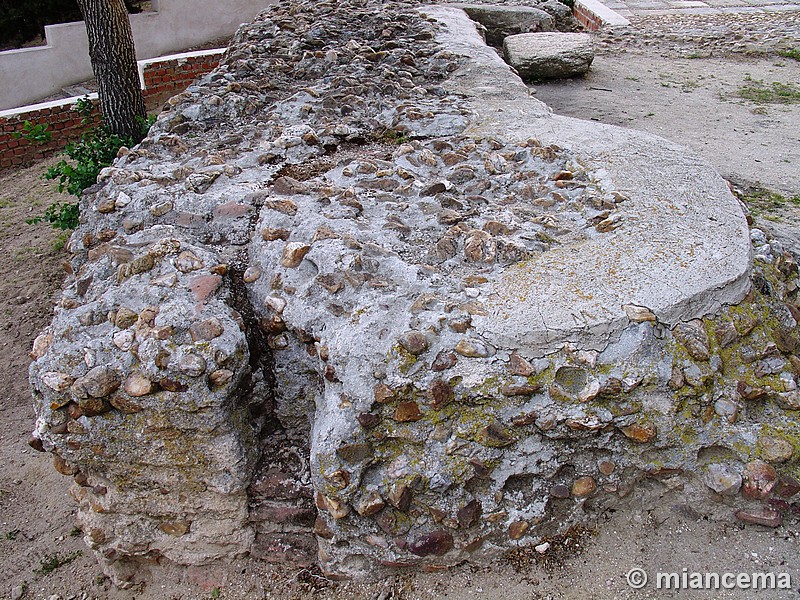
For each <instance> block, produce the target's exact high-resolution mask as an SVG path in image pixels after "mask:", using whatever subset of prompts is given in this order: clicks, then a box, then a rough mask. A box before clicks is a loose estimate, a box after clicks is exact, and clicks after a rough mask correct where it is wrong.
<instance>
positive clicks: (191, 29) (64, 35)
mask: <svg viewBox="0 0 800 600" xmlns="http://www.w3.org/2000/svg"><path fill="white" fill-rule="evenodd" d="M272 2H274V0H224V1H219V0H154V1H153V9H154V12H147V13H140V14H137V15H131V28H132V29H133V37H134V41H135V43H136V56H137V58H138V59H139V60H142V59H147V58H154V57H156V56H161V55H163V54H169V53H171V52H175V51H176V50H183V49H186V48H190V47H192V46H197V45H200V44H203V43H205V42H208V41H210V40H213V39H216V38H220V37H224V36H228V35H231V34H233V33H234V32H235V31H236V29H237V27H238V26H239V25H240V24H242V23H247V22H248V21H251V20H252V19H253V18H254V17H255V16H256V15H257V14H258V13H259V12H261V11H262V10H263V9H264V8H265V7H266V6H267V5H269V4H271V3H272ZM45 34H46V36H47V45H46V46H39V47H35V48H24V49H21V50H8V51H6V52H0V110H4V109H8V108H14V107H18V106H24V105H26V104H30V103H31V102H36V101H37V100H40V99H42V98H45V97H47V96H50V95H52V94H55V93H57V92H59V91H60V90H61V88H63V87H65V86H68V85H73V84H76V83H80V82H81V81H86V80H87V79H91V78H92V77H93V73H92V65H91V63H90V62H89V43H88V41H87V38H86V27H85V26H84V24H83V23H82V22H81V23H65V24H62V25H48V26H47V27H45Z"/></svg>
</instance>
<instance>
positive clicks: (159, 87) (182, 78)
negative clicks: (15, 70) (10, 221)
mask: <svg viewBox="0 0 800 600" xmlns="http://www.w3.org/2000/svg"><path fill="white" fill-rule="evenodd" d="M222 53H223V51H222V50H205V51H201V52H189V53H186V54H175V55H172V56H162V57H161V58H157V59H153V60H144V61H140V62H139V74H140V76H141V79H142V81H143V89H144V97H145V103H146V104H147V107H148V110H152V109H155V108H157V107H158V106H160V105H161V104H163V102H164V101H165V100H167V99H168V98H170V97H172V96H173V95H175V94H177V93H178V92H181V91H183V90H184V89H186V88H187V87H188V86H189V84H191V83H192V82H193V81H194V80H195V79H197V78H198V77H200V76H201V75H203V74H205V73H208V72H209V71H211V70H212V69H214V67H216V66H217V64H219V59H220V58H221V57H222ZM78 99H79V98H77V97H76V98H66V99H64V100H56V101H54V102H45V103H42V104H33V105H31V106H23V107H22V108H16V109H11V110H5V111H0V172H2V171H3V170H4V169H8V168H11V167H16V166H20V165H24V164H26V163H29V162H32V161H34V160H38V159H41V158H44V157H45V156H49V155H50V154H53V152H56V151H58V150H61V149H62V148H63V147H64V146H66V145H67V144H68V143H69V142H71V141H74V140H76V139H78V138H79V137H80V136H81V134H82V133H83V132H84V131H86V129H87V128H88V127H89V126H90V125H92V124H95V123H98V122H99V111H98V110H97V94H92V95H91V96H89V100H91V101H92V102H93V104H94V105H95V111H94V121H93V123H91V124H86V123H84V122H83V120H82V118H81V115H80V113H79V112H78V111H77V110H76V108H75V103H76V101H77V100H78ZM25 121H30V122H31V123H32V124H33V125H44V124H46V125H47V127H48V131H50V132H52V134H53V136H52V139H51V140H50V141H49V142H47V143H45V144H36V143H31V142H29V141H28V140H26V139H24V138H23V139H17V138H15V137H14V134H15V133H16V132H19V133H22V132H23V127H24V126H25Z"/></svg>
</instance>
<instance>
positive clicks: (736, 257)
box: [30, 0, 800, 583]
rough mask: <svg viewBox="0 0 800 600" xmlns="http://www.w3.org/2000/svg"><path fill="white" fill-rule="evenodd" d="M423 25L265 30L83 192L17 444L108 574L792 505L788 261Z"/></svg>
mask: <svg viewBox="0 0 800 600" xmlns="http://www.w3.org/2000/svg"><path fill="white" fill-rule="evenodd" d="M410 4H412V3H408V2H403V3H400V2H390V1H387V2H379V1H377V0H343V1H339V2H335V3H333V2H324V1H323V2H314V3H295V4H291V5H286V6H281V7H276V8H273V9H271V10H269V11H267V12H265V13H264V14H262V16H261V17H260V18H259V19H257V20H256V21H255V22H254V23H252V24H250V25H248V26H245V27H243V28H242V29H241V30H240V31H239V33H238V34H237V36H236V38H235V40H234V42H233V44H232V45H231V47H230V49H229V50H228V51H227V53H226V55H225V57H224V59H223V60H222V62H221V65H220V67H219V68H218V69H217V70H216V71H214V72H213V73H212V74H210V75H209V76H206V77H205V78H203V79H202V80H201V81H200V83H199V84H197V85H195V86H193V87H191V88H189V90H188V91H187V92H186V93H184V94H181V95H179V96H177V97H175V98H173V99H172V100H171V101H170V102H169V106H168V108H167V109H166V110H165V112H163V113H162V114H161V116H160V117H159V119H158V121H157V122H156V124H155V126H154V127H153V129H152V130H151V132H150V135H149V136H148V138H147V139H146V140H145V141H144V142H143V143H142V144H141V145H140V146H138V147H136V148H133V149H130V150H129V151H127V152H126V153H124V156H121V158H120V159H119V160H118V161H117V162H116V163H115V164H114V166H113V167H111V168H108V169H106V170H105V171H104V172H103V173H102V175H101V178H100V179H101V180H100V182H99V183H98V185H97V186H95V187H94V188H92V189H90V190H88V191H87V192H86V193H85V194H84V196H83V199H82V201H81V208H82V223H81V226H80V227H79V229H78V230H77V231H76V232H75V234H74V235H73V237H72V239H71V241H70V250H71V252H72V253H73V255H74V258H73V261H72V267H71V270H72V272H71V274H70V277H69V278H68V281H67V284H66V287H65V290H64V293H63V295H62V298H61V300H60V302H59V305H58V306H57V308H56V314H55V318H54V320H53V323H52V325H51V326H50V327H49V328H48V329H47V330H46V331H44V332H43V333H42V334H41V335H40V336H39V337H38V338H37V340H36V343H35V345H34V348H33V351H32V356H33V358H34V362H33V363H32V365H31V370H30V377H31V385H32V389H33V393H34V399H35V404H36V411H37V415H38V420H37V423H36V430H35V432H34V435H35V438H36V440H35V442H34V444H35V445H37V446H39V447H40V448H42V449H46V450H48V451H50V452H53V454H54V460H55V465H56V468H57V469H58V470H59V471H60V472H62V473H64V474H65V475H70V476H72V477H73V478H74V480H75V485H74V486H73V487H72V490H73V495H74V497H75V498H76V500H77V501H78V503H79V506H80V518H81V521H82V525H83V528H84V533H85V537H86V541H87V543H88V544H89V545H90V546H91V547H92V548H93V549H94V550H95V552H96V553H97V556H98V558H99V559H100V560H101V562H102V563H103V565H104V567H105V568H106V570H107V571H108V572H109V573H110V574H111V575H113V576H114V577H115V578H116V580H117V581H118V582H120V583H124V582H125V581H126V580H129V579H130V578H131V577H132V575H133V572H134V570H133V567H138V566H140V565H141V564H144V563H148V562H150V563H155V562H158V561H163V560H169V561H172V562H175V563H178V564H204V563H208V562H211V561H214V560H222V559H230V558H233V557H237V556H243V555H250V556H252V557H254V558H256V559H266V560H291V561H297V562H301V563H306V564H308V563H311V562H318V563H319V564H320V566H321V567H322V569H323V570H324V571H325V572H326V573H329V574H332V575H337V576H360V575H364V574H366V573H370V572H375V571H376V570H379V569H398V568H426V569H438V568H446V567H447V566H448V565H452V564H456V563H459V562H462V561H465V560H473V561H480V560H485V559H486V558H488V557H491V556H493V555H496V554H497V553H498V552H502V551H504V550H506V549H508V548H512V547H516V546H518V545H532V544H536V543H538V542H539V541H540V540H541V539H542V537H544V536H547V535H553V534H557V533H560V532H563V531H565V530H566V529H567V528H569V527H570V526H572V525H574V524H576V523H580V522H582V521H584V520H586V519H587V518H590V517H591V516H592V515H594V514H597V513H598V512H600V511H602V510H603V509H604V508H608V507H614V508H620V507H627V508H629V509H632V510H633V509H635V508H636V507H637V506H641V504H642V503H643V502H650V501H656V502H657V501H659V500H658V499H659V498H660V497H661V496H663V495H665V494H667V495H669V494H679V493H682V494H686V495H690V496H691V497H692V498H693V499H694V502H693V505H695V506H697V507H702V508H703V510H706V511H707V512H708V513H709V514H713V515H716V516H720V515H721V516H723V517H725V518H733V517H732V514H733V511H734V510H739V511H740V512H739V513H738V514H739V517H740V518H741V519H743V520H746V521H750V522H759V523H762V524H767V525H778V524H779V523H780V521H781V519H782V516H783V515H784V514H789V513H790V512H791V510H792V506H793V505H792V504H791V502H792V499H793V498H796V496H795V494H796V493H797V492H798V490H800V485H798V484H797V476H798V467H797V465H798V462H797V461H798V460H800V456H798V448H797V444H798V442H797V435H796V432H797V416H798V413H797V411H798V410H799V409H800V393H798V391H797V389H796V381H797V377H798V375H799V374H800V359H798V357H797V354H798V343H799V342H798V336H797V319H798V318H800V317H799V316H798V315H800V309H798V305H797V266H796V264H795V262H794V260H793V258H792V257H791V256H790V255H788V254H786V253H785V252H783V250H782V248H781V247H780V244H778V243H776V242H770V241H769V240H767V239H766V237H765V236H763V234H761V233H760V232H758V231H754V232H753V234H751V233H750V232H749V230H748V225H747V222H746V218H745V214H744V213H743V211H742V207H741V206H740V205H739V203H738V201H737V200H736V198H735V197H734V196H733V195H732V194H731V193H730V191H729V189H728V186H727V185H726V183H725V182H724V181H723V180H722V179H721V178H720V177H719V176H718V175H717V174H716V173H714V172H713V170H712V169H711V168H710V167H709V166H708V165H706V164H705V163H703V162H701V161H699V160H698V159H696V158H694V157H692V156H690V155H688V154H687V152H686V150H684V149H683V148H681V147H679V146H676V145H674V144H671V143H669V142H667V141H665V140H663V139H660V138H656V137H653V136H649V135H645V134H641V133H637V132H633V131H627V130H622V129H619V128H614V127H609V126H603V125H600V124H597V123H588V122H582V121H577V120H574V119H567V118H562V117H558V116H555V115H553V114H551V112H550V111H549V110H548V109H547V107H546V106H544V105H543V104H541V103H540V102H538V101H536V100H535V99H533V98H531V97H530V96H529V93H528V90H527V88H526V87H525V86H524V85H523V84H522V83H521V81H520V80H519V79H518V78H517V77H516V76H515V75H513V74H512V72H511V71H510V70H509V69H508V67H507V66H506V65H505V64H504V63H503V62H502V60H501V59H500V58H499V56H498V54H497V53H496V52H495V51H494V50H493V49H491V48H489V47H488V46H486V45H485V44H484V42H483V40H482V38H481V37H480V35H479V33H478V30H477V28H476V26H475V24H474V23H473V22H472V21H470V20H469V19H468V17H467V16H466V14H465V13H464V12H463V11H462V10H460V9H458V8H452V7H444V6H423V5H415V6H410ZM751 236H752V240H753V241H754V242H755V244H756V256H755V261H753V260H752V259H751V254H752V247H753V246H752V245H751Z"/></svg>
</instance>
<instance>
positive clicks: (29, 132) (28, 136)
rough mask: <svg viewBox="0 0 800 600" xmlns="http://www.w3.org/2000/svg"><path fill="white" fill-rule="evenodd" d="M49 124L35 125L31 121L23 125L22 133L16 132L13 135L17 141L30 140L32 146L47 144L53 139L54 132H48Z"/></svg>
mask: <svg viewBox="0 0 800 600" xmlns="http://www.w3.org/2000/svg"><path fill="white" fill-rule="evenodd" d="M48 128H49V126H48V125H47V123H37V124H36V125H34V124H33V123H31V122H30V121H25V122H24V123H23V124H22V131H15V132H14V133H12V134H11V137H13V138H14V139H15V140H19V139H24V140H28V141H29V142H30V143H31V144H46V143H47V142H49V141H50V140H52V139H53V132H52V131H49V130H48Z"/></svg>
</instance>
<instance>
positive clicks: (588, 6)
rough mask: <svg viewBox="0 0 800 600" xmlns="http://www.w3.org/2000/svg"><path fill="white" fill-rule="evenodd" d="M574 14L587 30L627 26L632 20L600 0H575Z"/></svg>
mask: <svg viewBox="0 0 800 600" xmlns="http://www.w3.org/2000/svg"><path fill="white" fill-rule="evenodd" d="M572 14H573V15H574V17H575V18H576V19H577V20H578V22H579V23H580V24H581V25H583V27H584V28H585V29H586V31H597V30H598V29H600V28H601V27H603V26H606V25H608V26H612V27H626V26H628V25H630V21H628V19H626V18H625V17H623V16H622V15H620V14H618V13H616V12H614V11H613V10H611V9H610V8H608V7H607V6H606V5H605V4H603V3H602V2H600V1H599V0H575V4H574V5H573V7H572Z"/></svg>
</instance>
